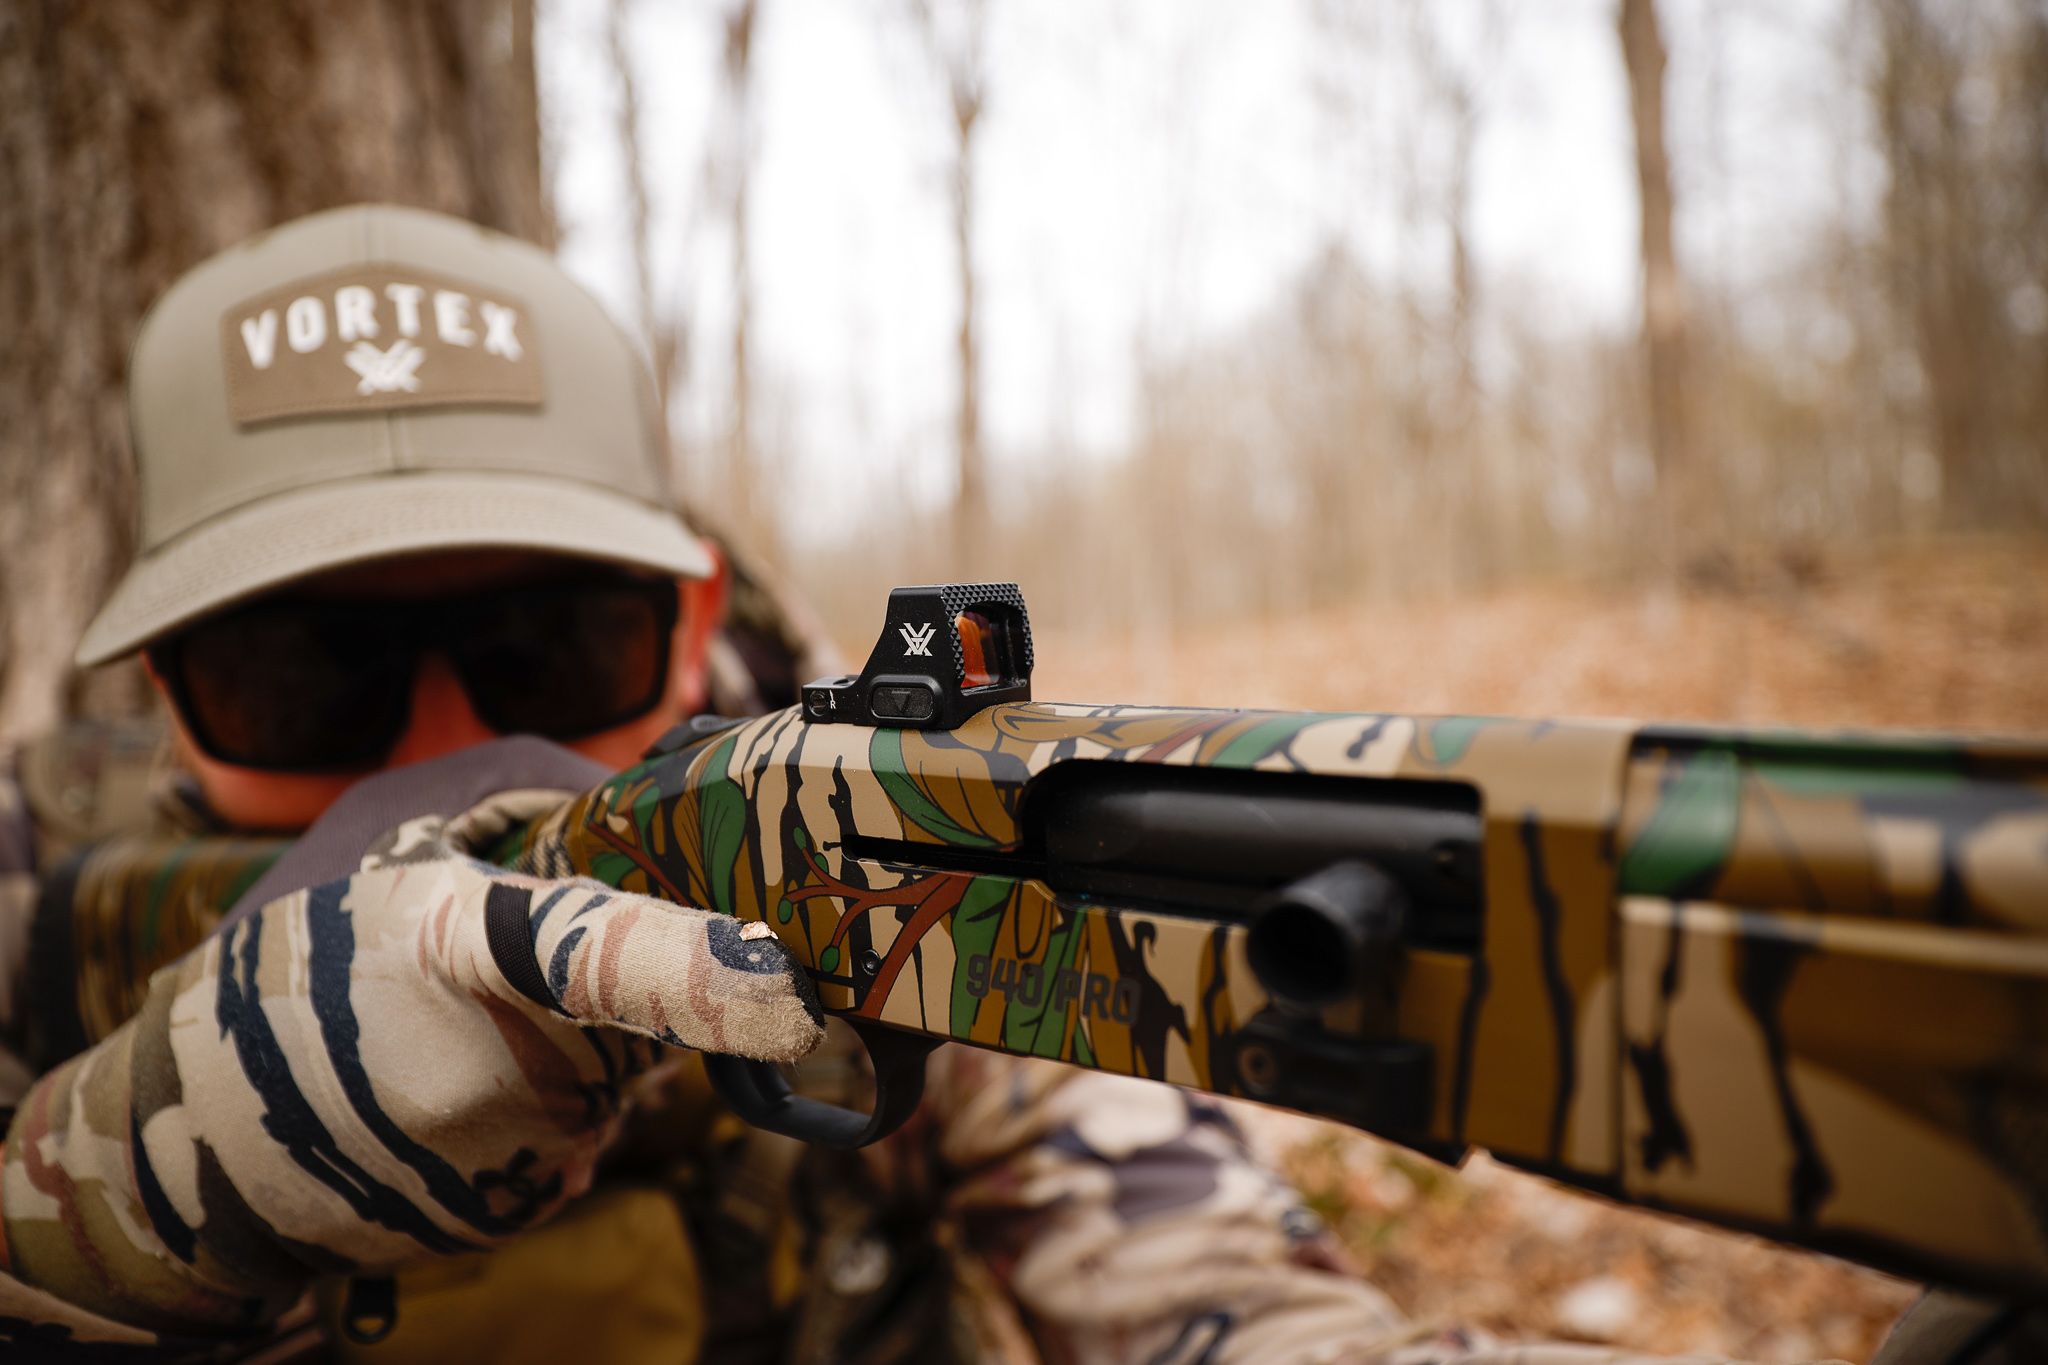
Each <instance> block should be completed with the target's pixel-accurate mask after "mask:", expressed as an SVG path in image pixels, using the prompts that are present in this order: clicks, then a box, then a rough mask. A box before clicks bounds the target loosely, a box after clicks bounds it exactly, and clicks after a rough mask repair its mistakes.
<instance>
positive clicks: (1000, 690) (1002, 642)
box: [803, 583, 1032, 730]
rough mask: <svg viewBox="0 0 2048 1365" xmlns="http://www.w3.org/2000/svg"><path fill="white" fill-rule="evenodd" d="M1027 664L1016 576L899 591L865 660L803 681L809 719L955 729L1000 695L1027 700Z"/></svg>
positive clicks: (1027, 632) (1025, 621)
mask: <svg viewBox="0 0 2048 1365" xmlns="http://www.w3.org/2000/svg"><path fill="white" fill-rule="evenodd" d="M1031 662H1032V659H1031V618H1030V615H1029V614H1028V613H1027V612H1026V611H1025V609H1024V594H1023V593H1022V592H1020V591H1018V589H1017V585H1016V584H1015V583H946V584H940V585H935V586H927V587H918V588H897V589H895V590H894V591H892V592H891V593H890V594H889V613H888V617H887V619H885V620H884V621H883V623H882V633H881V636H880V638H878V639H877V640H876V641H875V647H874V650H873V651H872V652H871V653H870V654H869V655H868V661H867V666H866V667H864V668H862V669H861V671H860V675H859V676H858V677H854V676H850V675H849V676H846V677H838V678H820V679H819V680H818V681H816V682H813V683H806V684H805V685H804V690H803V713H804V719H805V720H809V721H818V722H830V723H835V724H840V725H874V726H895V727H899V728H902V729H909V730H951V729H953V728H955V727H956V726H959V725H960V724H962V723H963V722H965V721H966V720H967V718H968V717H969V716H972V715H973V714H974V713H975V712H977V711H980V710H982V709H984V708H985V707H990V706H994V705H996V704H997V703H998V702H1011V701H1030V700H1031Z"/></svg>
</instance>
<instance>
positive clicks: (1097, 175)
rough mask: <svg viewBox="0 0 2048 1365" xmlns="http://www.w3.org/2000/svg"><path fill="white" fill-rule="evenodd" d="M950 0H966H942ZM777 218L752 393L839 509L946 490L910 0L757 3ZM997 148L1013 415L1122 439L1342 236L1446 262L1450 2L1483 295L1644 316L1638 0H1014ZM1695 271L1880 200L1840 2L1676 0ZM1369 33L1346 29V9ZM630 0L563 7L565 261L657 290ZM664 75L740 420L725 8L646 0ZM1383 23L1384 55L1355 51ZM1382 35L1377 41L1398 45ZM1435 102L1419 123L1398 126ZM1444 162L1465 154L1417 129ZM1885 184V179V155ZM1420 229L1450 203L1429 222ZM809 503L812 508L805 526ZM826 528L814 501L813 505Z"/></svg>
mask: <svg viewBox="0 0 2048 1365" xmlns="http://www.w3.org/2000/svg"><path fill="white" fill-rule="evenodd" d="M939 3H940V4H941V5H943V3H944V0H939ZM761 4H762V23H761V28H760V31H759V33H758V34H757V38H756V45H755V81H756V100H757V109H758V111H759V113H758V132H757V143H756V150H755V160H754V172H753V173H754V180H753V223H754V229H753V233H752V244H753V253H754V276H755V281H756V315H755V316H756V354H757V355H758V356H759V357H760V360H759V370H758V372H757V378H756V394H757V398H756V403H757V406H758V408H759V409H760V410H761V413H762V416H761V418H760V419H759V421H760V425H761V427H762V428H763V429H764V431H765V433H766V440H767V441H768V442H769V443H771V444H773V445H774V446H776V447H777V448H779V449H780V450H782V451H783V452H784V454H783V459H784V460H785V461H786V462H788V465H789V466H791V467H792V472H793V473H794V474H795V475H796V476H797V477H799V478H801V479H802V480H804V481H805V483H806V485H807V487H809V488H810V489H811V490H812V491H814V492H815V493H818V494H823V495H825V496H823V497H821V498H816V499H813V505H814V506H821V507H828V508H830V509H832V510H839V509H843V508H844V507H845V506H847V505H848V502H849V500H851V501H852V502H854V503H858V504H862V505H866V506H869V507H873V506H875V505H878V504H880V503H881V502H882V501H884V500H886V499H887V498H888V497H891V496H896V495H898V494H899V493H900V492H902V491H904V490H908V491H909V492H910V493H911V494H912V495H913V496H923V497H928V498H934V499H936V498H942V497H944V496H945V495H946V491H947V487H948V485H947V483H946V479H947V477H948V473H947V471H948V468H949V465H948V440H949V432H950V423H951V420H952V404H953V370H952V364H953V361H952V355H953V352H952V345H953V328H954V325H955V318H956V307H957V303H956V298H955V290H954V285H953V278H954V264H953V247H952V241H951V236H950V229H949V220H948V216H947V215H948V208H947V200H946V188H945V186H946V182H945V174H946V168H947V164H948V157H949V147H950V128H949V125H948V123H947V114H946V112H945V109H944V107H943V105H942V104H941V98H942V97H941V87H940V85H939V83H938V79H937V77H936V75H935V74H934V68H933V66H932V64H931V62H930V60H929V59H928V57H927V54H926V52H925V50H924V48H923V47H922V46H921V44H920V42H919V39H918V36H917V33H916V31H915V29H914V28H913V27H912V25H911V24H910V22H909V19H908V16H909V14H910V6H909V4H908V3H907V0H865V3H852V2H849V0H761ZM990 8H991V15H992V24H991V30H990V34H989V45H988V51H989V58H990V62H989V66H990V71H989V94H988V109H987V115H986V118H985V120H984V124H985V132H984V137H983V140H982V144H981V155H980V162H979V185H980V191H981V193H980V197H979V207H978V212H979V224H980V227H979V232H978V242H977V252H978V262H977V264H978V278H979V280H980V283H981V289H982V304H983V319H984V333H983V335H984V357H985V361H984V363H985V376H986V387H985V394H984V403H985V408H986V413H987V417H986V421H987V428H988V434H989V444H990V448H991V450H992V452H993V455H994V458H995V459H997V460H998V461H1017V460H1028V459H1030V458H1031V457H1032V456H1033V455H1034V453H1036V452H1039V451H1043V450H1045V449H1047V448H1048V447H1050V446H1066V447H1070V448H1077V449H1082V450H1093V451H1101V452H1113V451H1115V450H1117V449H1119V448H1120V447H1121V446H1122V445H1123V444H1124V442H1125V441H1126V440H1127V439H1128V438H1129V436H1130V434H1131V425H1132V415H1133V406H1134V405H1133V398H1134V374H1135V364H1136V358H1137V357H1138V356H1139V355H1141V354H1151V355H1171V354H1173V353H1174V352H1176V351H1178V350H1180V349H1183V348H1185V347H1188V346H1190V345H1193V344H1198V343H1199V342H1200V341H1202V340H1203V339H1205V338H1209V337H1213V336H1216V335H1218V334H1220V333H1223V332H1225V331H1227V330H1228V329H1229V328H1231V327H1232V326H1233V325H1235V324H1238V323H1241V322H1243V321H1244V320H1245V319H1247V318H1248V317H1251V316H1253V315H1255V314H1256V313H1257V312H1258V311H1259V310H1260V309H1261V308H1263V307H1265V306H1267V305H1268V304H1270V302H1271V301H1272V300H1273V299H1274V298H1275V297H1276V296H1277V295H1279V294H1281V293H1282V292H1283V291H1284V290H1285V289H1286V288H1287V286H1288V284H1289V282H1290V280H1291V279H1292V278H1294V277H1295V276H1296V275H1298V273H1299V272H1300V271H1301V270H1302V269H1303V267H1304V266H1305V264H1306V263H1307V262H1308V261H1309V260H1310V259H1311V258H1312V257H1313V256H1314V255H1315V254H1316V253H1317V252H1318V251H1319V250H1321V249H1323V248H1324V247H1326V246H1327V245H1328V244H1330V243H1331V242H1332V241H1342V242H1344V243H1345V244H1346V245H1347V246H1348V248H1349V249H1350V250H1351V251H1352V252H1353V253H1354V254H1355V255H1356V256H1357V257H1358V258H1359V259H1361V260H1362V261H1364V262H1365V263H1366V264H1367V266H1368V267H1369V268H1370V269H1372V270H1373V271H1374V272H1375V273H1376V274H1377V276H1378V277H1379V278H1381V279H1383V280H1395V279H1399V280H1404V281H1407V282H1409V283H1411V284H1413V285H1414V286H1416V287H1419V288H1421V289H1424V290H1426V291H1427V290H1436V289H1440V288H1441V287H1442V280H1443V278H1444V272H1445V259H1446V258H1445V254H1444V253H1445V249H1444V245H1443V242H1442V239H1441V233H1440V231H1435V230H1432V229H1430V228H1429V227H1428V226H1427V223H1428V218H1427V215H1426V213H1424V214H1422V215H1420V216H1418V213H1417V211H1416V210H1415V209H1414V208H1413V207H1412V206H1411V207H1410V208H1408V209H1406V210H1405V211H1404V209H1403V207H1402V205H1401V204H1400V203H1399V202H1398V200H1399V198H1400V195H1399V192H1398V187H1399V185H1400V184H1402V183H1406V182H1413V181H1415V180H1416V179H1417V173H1414V172H1411V173H1410V174H1409V175H1408V177H1407V178H1406V182H1404V179H1403V177H1402V175H1401V174H1400V173H1399V171H1398V168H1397V165H1396V159H1397V158H1399V157H1400V156H1402V155H1404V151H1403V146H1402V141H1403V139H1402V137H1401V136H1400V135H1399V129H1401V128H1403V127H1408V126H1413V124H1414V121H1415V120H1416V119H1418V118H1419V117H1420V116H1419V115H1417V114H1416V113H1414V112H1413V110H1414V109H1415V108H1416V106H1418V105H1419V104H1420V103H1421V101H1422V100H1423V99H1424V95H1423V91H1422V88H1421V85H1420V82H1419V80H1418V78H1417V77H1416V76H1415V74H1414V71H1413V62H1412V60H1410V59H1409V58H1408V57H1407V56H1405V55H1404V54H1405V53H1407V52H1408V51H1409V49H1408V48H1406V47H1404V46H1403V44H1404V43H1406V42H1408V41H1409V35H1410V34H1411V32H1412V29H1411V27H1410V24H1411V15H1412V14H1413V13H1418V12H1428V13H1433V14H1435V15H1436V16H1437V22H1436V27H1437V28H1438V29H1439V30H1440V31H1441V37H1440V41H1441V43H1442V44H1443V50H1444V52H1445V54H1446V55H1445V59H1444V60H1445V61H1446V62H1447V63H1448V64H1449V65H1450V66H1451V67H1452V68H1453V69H1454V70H1458V71H1463V72H1465V73H1467V74H1468V76H1469V78H1470V80H1471V82H1472V85H1473V88H1474V89H1475V91H1476V93H1477V97H1478V102H1479V106H1480V109H1481V112H1482V122H1481V124H1480V134H1479V139H1478V142H1477V146H1476V152H1475V161H1474V171H1473V203H1472V235H1473V246H1474V255H1475V260H1476V263H1477V269H1478V272H1479V276H1480V288H1481V298H1482V308H1483V307H1484V296H1485V291H1486V290H1487V288H1488V287H1489V286H1509V287H1512V288H1513V289H1514V290H1515V291H1516V293H1517V296H1518V297H1520V298H1524V299H1527V300H1531V301H1533V302H1534V303H1535V304H1536V305H1537V306H1538V307H1539V309H1540V310H1541V313H1542V315H1543V316H1545V317H1548V318H1553V319H1554V320H1555V321H1556V323H1557V325H1558V326H1559V327H1560V328H1561V329H1562V328H1573V329H1576V328H1579V327H1582V326H1586V325H1593V326H1603V327H1610V328H1614V329H1626V328H1628V327H1630V326H1631V325H1632V322H1631V319H1632V316H1633V309H1634V307H1635V288H1636V286H1635V280H1636V270H1637V256H1636V245H1635V233H1636V217H1635V192H1634V180H1633V163H1632V159H1631V158H1632V144H1631V141H1630V133H1629V125H1628V118H1627V104H1626V84H1625V79H1624V76H1623V72H1622V69H1621V65H1620V60H1619V56H1618V51H1617V44H1616V41H1615V37H1614V29H1613V6H1612V0H1546V3H1544V4H1542V5H1540V6H1535V7H1530V6H1517V5H1514V4H1512V3H1506V2H1505V0H1504V2H1503V3H1498V4H1495V5H1494V6H1492V10H1493V12H1496V13H1498V14H1499V15H1500V16H1503V17H1502V19H1501V22H1499V23H1498V24H1497V25H1495V26H1494V28H1492V29H1491V30H1489V29H1488V27H1487V25H1486V23H1485V22H1484V21H1483V20H1482V19H1481V18H1480V16H1481V15H1483V14H1485V13H1487V12H1488V9H1487V6H1486V5H1484V4H1483V3H1476V2H1475V3H1467V4H1461V5H1450V4H1433V5H1432V4H1427V3H1424V4H1422V5H1421V7H1420V8H1417V7H1413V6H1408V5H1401V4H1395V3H1391V2H1390V0H1383V2H1382V3H1366V2H1365V0H1360V3H1358V4H1356V5H1351V6H1346V5H1344V4H1343V3H1342V0H1334V3H1329V2H1325V3H1310V2H1309V0H1303V2H1302V3H1236V2H1233V0H1117V2H1116V3H1105V2H1101V0H1087V2H1085V3H1084V2H1083V0H1063V2H1060V3H1054V2H1053V0H1033V3H1029V4H1026V3H1021V2H1020V0H992V4H991V7H990ZM1663 8H1664V10H1665V12H1666V16H1667V19H1666V22H1667V27H1668V29H1669V32H1668V34H1667V38H1668V41H1669V43H1670V45H1671V48H1672V51H1673V63H1672V78H1671V79H1672V90H1671V101H1672V111H1673V112H1672V119H1673V124H1674V127H1673V130H1672V134H1673V140H1674V144H1675V149H1676V156H1677V158H1678V177H1679V181H1678V188H1679V193H1680V197H1681V211H1682V212H1685V211H1686V210H1688V209H1689V210H1690V216H1689V217H1686V218H1684V219H1682V222H1683V224H1684V226H1685V229H1686V231H1685V235H1684V238H1683V240H1682V242H1681V245H1682V248H1683V249H1684V250H1685V251H1686V253H1687V255H1688V258H1689V264H1691V265H1692V266H1693V267H1694V268H1696V269H1699V270H1703V271H1710V272H1712V273H1715V274H1717V275H1719V276H1721V277H1723V278H1731V279H1735V280H1738V281H1739V280H1740V279H1741V278H1742V277H1744V276H1745V275H1748V274H1752V273H1756V272H1761V271H1763V270H1766V269H1768V268H1769V266H1770V265H1771V264H1772V263H1773V259H1774V255H1775V252H1776V251H1777V250H1780V249H1782V247H1783V245H1784V244H1785V242H1786V241H1787V240H1788V239H1789V238H1792V237H1796V235H1797V233H1796V231H1792V229H1796V227H1797V226H1799V225H1800V224H1802V223H1804V222H1807V221H1810V220H1811V219H1812V218H1814V217H1816V216H1818V215H1819V214H1821V213H1823V212H1826V211H1828V210H1829V209H1830V206H1831V204H1832V203H1833V202H1835V201H1837V200H1840V199H1843V198H1845V197H1846V198H1850V199H1855V198H1859V197H1861V195H1862V194H1863V193H1865V192H1867V185H1865V184H1859V183H1858V182H1857V178H1856V176H1857V168H1856V167H1855V166H1854V165H1845V164H1844V162H1845V160H1846V159H1845V158H1844V157H1842V156H1841V155H1840V154H1839V152H1838V151H1837V150H1836V149H1837V148H1838V147H1839V146H1840V145H1841V144H1840V141H1839V134H1838V133H1835V132H1831V131H1830V128H1829V125H1828V122H1827V117H1828V116H1829V114H1828V111H1830V110H1833V111H1836V112H1835V113H1834V114H1833V115H1832V116H1833V117H1835V118H1836V119H1837V120H1839V117H1840V114H1839V110H1840V109H1841V108H1842V107H1843V106H1842V101H1841V100H1840V97H1839V94H1838V93H1837V92H1836V88H1835V85H1834V84H1833V82H1837V81H1839V76H1838V75H1837V74H1835V73H1834V68H1833V67H1832V66H1831V65H1830V63H1829V62H1828V61H1827V60H1825V54H1826V53H1827V52H1828V51H1829V50H1830V49H1831V48H1832V47H1833V46H1834V45H1835V43H1836V39H1837V30H1838V28H1839V19H1838V10H1839V0H1802V2H1801V3H1798V4H1774V3H1767V2H1766V0H1735V2H1734V3H1726V2H1724V3H1721V4H1718V5H1717V4H1715V3H1713V0H1679V2H1678V3H1672V2H1671V0H1667V2H1666V4H1665V5H1664V6H1663ZM1331 11H1336V12H1338V13H1340V14H1341V15H1342V16H1344V19H1343V23H1342V25H1340V26H1345V27H1348V28H1349V29H1351V30H1353V31H1360V30H1362V31H1363V32H1364V34H1365V43H1364V45H1363V46H1362V47H1360V48H1359V49H1356V50H1354V49H1351V48H1346V47H1344V46H1343V45H1341V44H1338V43H1336V42H1334V41H1333V40H1332V38H1331V36H1330V27H1329V25H1328V23H1327V22H1325V21H1324V20H1321V19H1319V18H1318V17H1317V16H1318V13H1319V12H1321V13H1322V14H1325V15H1327V14H1328V13H1329V12H1331ZM606 14H607V3H606V0H544V5H543V26H542V32H541V43H540V53H541V61H542V81H543V99H544V101H545V106H546V118H547V121H548V126H549V137H550V143H551V150H552V155H553V164H554V169H555V176H556V191H557V195H558V199H559V204H560V208H561V213H562V223H563V229H564V232H563V242H562V254H563V257H564V259H565V261H566V262H567V264H568V266H569V268H570V269H571V270H572V271H573V272H575V273H576V274H577V275H578V276H579V277H581V278H583V279H584V280H585V281H586V282H587V283H589V284H590V285H591V286H592V287H593V288H595V289H596V290H597V291H598V293H599V294H600V296H601V297H603V298H605V299H606V300H607V301H608V302H610V303H612V304H613V306H614V307H615V308H616V309H617V310H618V311H619V313H620V315H621V317H622V319H623V320H628V321H630V320H631V319H632V317H633V316H634V303H633V291H632V284H631V280H632V267H631V258H630V255H629V251H628V247H627V237H626V228H625V222H626V219H625V213H624V203H625V196H624V193H623V189H622V185H623V180H622V177H621V169H620V161H619V149H618V142H617V138H616V133H615V127H614V123H613V120H614V117H615V108H616V100H615V94H614V90H615V85H614V81H613V77H612V74H611V68H610V65H609V62H608V59H607V58H606V56H605V47H604V37H603V35H604V26H605V23H606ZM632 25H633V36H634V44H633V54H634V70H635V73H636V77H637V80H638V84H639V87H640V92H641V97H642V102H643V120H644V125H645V127H644V132H643V136H644V138H645V140H646V145H645V148H644V151H645V158H646V161H647V163H648V166H649V179H650V183H651V184H652V187H653V190H654V193H655V199H656V203H655V224H654V237H655V241H656V253H657V256H658V263H657V264H658V269H659V272H660V275H661V286H660V287H661V292H662V294H663V296H664V305H665V306H667V307H669V308H672V309H675V310H678V312H679V314H680V315H682V316H686V317H689V318H690V319H692V329H693V336H694V339H695V340H694V345H695V359H694V369H693V375H692V381H691V385H690V392H689V395H688V401H687V402H686V403H685V405H684V407H683V408H682V410H681V412H680V414H679V425H680V427H681V429H682V434H683V436H684V438H685V440H686V441H689V440H692V439H695V440H700V441H701V440H703V439H706V438H707V436H708V435H709V434H710V433H714V432H716V431H718V430H720V429H721V428H722V424H723V421H724V413H725V402H726V400H725V397H724V395H725V393H726V388H725V374H726V371H725V364H724V361H725V346H726V343H725V341H724V340H723V338H724V335H725V328H726V326H727V320H728V318H729V316H730V313H729V309H730V291H729V288H728V278H729V275H728V272H729V269H730V255H729V251H730V247H729V242H728V240H727V236H726V233H725V226H724V223H723V221H722V219H721V217H720V208H719V203H718V200H717V198H716V197H715V196H714V195H712V194H711V193H710V192H709V191H708V190H707V186H708V185H709V184H710V183H711V182H710V180H709V178H708V174H709V173H708V172H707V169H706V166H707V147H708V145H709V144H710V143H711V141H712V140H713V139H712V138H711V136H710V134H711V130H712V129H713V127H714V123H713V120H714V119H715V117H716V116H717V98H718V79H719V67H718V62H719V51H718V41H719V37H718V35H719V18H718V7H717V6H716V5H715V4H714V3H711V0H699V3H677V2H675V0H638V3H637V4H636V6H635V7H634V9H633V10H632ZM1354 51H1355V52H1356V53H1357V54H1361V55H1354ZM1373 53H1378V54H1379V55H1378V56H1377V57H1375V56H1373V55H1372V54H1373ZM1403 120H1407V122H1405V123H1404V122H1403ZM1406 154H1407V155H1409V156H1410V157H1411V158H1413V157H1418V156H1419V157H1421V158H1422V159H1423V161H1424V163H1425V164H1423V165H1422V167H1421V170H1420V172H1419V176H1420V179H1421V181H1422V183H1424V184H1427V183H1430V177H1431V176H1433V175H1435V174H1437V169H1436V167H1435V166H1434V165H1433V164H1428V159H1429V157H1430V156H1431V154H1432V153H1431V149H1430V148H1429V147H1428V146H1426V145H1424V146H1421V147H1420V148H1419V149H1417V150H1413V151H1409V152H1407V153H1406ZM1865 180H1866V181H1867V177H1865ZM1417 222H1421V223H1422V224H1423V226H1422V227H1419V228H1418V227H1417V226H1416V224H1417ZM807 520H808V519H807ZM814 524H815V523H814Z"/></svg>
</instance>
